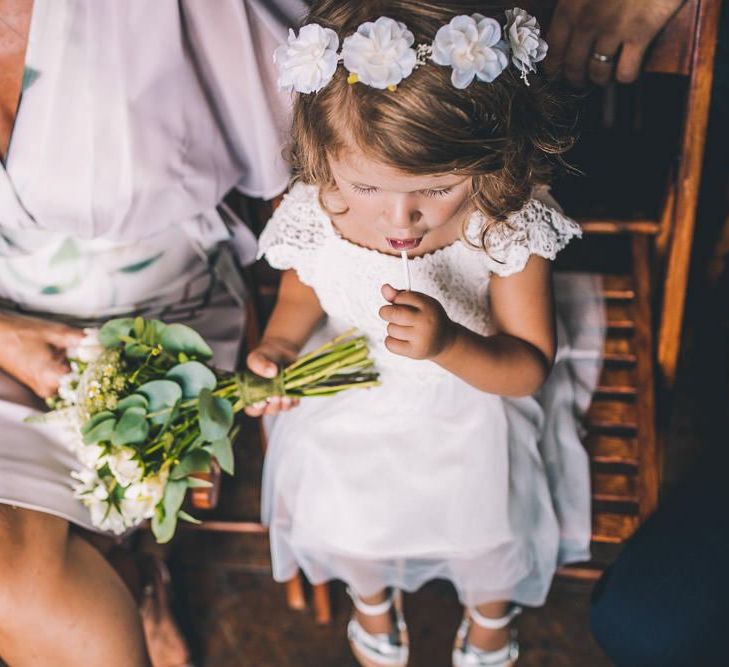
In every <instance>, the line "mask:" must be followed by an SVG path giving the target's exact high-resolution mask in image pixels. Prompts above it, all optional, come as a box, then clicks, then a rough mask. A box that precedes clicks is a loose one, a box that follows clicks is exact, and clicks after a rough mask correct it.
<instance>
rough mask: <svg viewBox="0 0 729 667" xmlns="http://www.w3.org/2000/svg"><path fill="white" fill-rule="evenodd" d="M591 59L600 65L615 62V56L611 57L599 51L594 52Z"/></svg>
mask: <svg viewBox="0 0 729 667" xmlns="http://www.w3.org/2000/svg"><path fill="white" fill-rule="evenodd" d="M590 57H591V58H592V59H593V60H597V62H599V63H611V62H613V60H615V56H609V55H607V54H606V53H600V52H598V51H593V52H592V55H591V56H590Z"/></svg>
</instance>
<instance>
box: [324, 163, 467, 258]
mask: <svg viewBox="0 0 729 667" xmlns="http://www.w3.org/2000/svg"><path fill="white" fill-rule="evenodd" d="M329 166H330V169H331V173H332V176H333V177H334V181H335V182H336V185H337V188H338V192H337V193H336V196H337V199H339V198H341V201H342V202H343V203H344V205H345V206H346V208H347V209H348V211H347V213H346V214H343V215H342V216H341V218H339V217H337V218H336V222H337V226H338V227H339V229H340V231H341V232H343V233H344V234H345V236H347V238H349V240H352V241H355V242H358V243H362V244H365V245H369V246H370V247H374V248H376V249H379V250H383V251H385V252H387V251H389V252H400V251H402V250H407V251H413V254H423V253H425V252H430V251H431V250H434V249H437V248H439V247H442V246H444V245H447V244H449V243H452V242H453V241H455V240H456V239H457V238H458V236H459V234H460V230H461V224H462V222H463V220H464V216H465V215H466V213H467V212H468V210H469V201H470V184H471V178H470V177H469V176H463V175H456V174H448V173H446V174H433V175H412V174H408V173H405V172H402V171H399V170H398V169H395V168H393V167H390V166H387V165H384V164H382V163H379V162H376V161H374V160H373V159H372V158H370V157H368V156H366V155H365V154H364V153H362V152H361V151H360V150H348V151H346V152H345V151H342V154H341V155H339V156H337V157H333V156H329ZM337 203H339V202H337ZM416 248H418V250H417V251H416Z"/></svg>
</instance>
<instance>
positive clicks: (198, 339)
mask: <svg viewBox="0 0 729 667" xmlns="http://www.w3.org/2000/svg"><path fill="white" fill-rule="evenodd" d="M160 342H161V344H162V347H163V348H164V349H165V350H167V351H168V352H172V354H179V353H180V352H184V353H185V354H187V355H189V356H192V357H200V358H201V359H210V357H212V356H213V351H212V350H211V349H210V346H209V345H208V344H207V343H206V342H205V340H204V339H203V337H202V336H201V335H200V334H199V333H198V332H197V331H195V330H194V329H191V328H190V327H188V326H185V325H184V324H179V323H175V324H169V325H167V327H166V328H165V330H164V331H163V332H162V338H161V341H160Z"/></svg>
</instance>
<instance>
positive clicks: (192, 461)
mask: <svg viewBox="0 0 729 667" xmlns="http://www.w3.org/2000/svg"><path fill="white" fill-rule="evenodd" d="M209 470H210V452H207V451H205V450H204V449H193V450H192V451H189V452H187V454H185V456H183V457H182V459H181V460H180V462H179V463H178V464H177V465H176V466H175V467H174V468H173V469H172V471H171V472H170V479H183V478H185V477H187V476H188V475H189V474H190V473H193V472H209Z"/></svg>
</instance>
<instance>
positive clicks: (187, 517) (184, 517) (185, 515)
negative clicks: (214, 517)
mask: <svg viewBox="0 0 729 667" xmlns="http://www.w3.org/2000/svg"><path fill="white" fill-rule="evenodd" d="M177 517H178V518H179V519H182V520H183V521H187V523H194V524H195V525H200V524H201V523H202V521H200V519H196V518H195V517H194V516H191V515H190V514H188V513H187V512H185V511H184V510H180V511H179V512H178V513H177Z"/></svg>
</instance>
